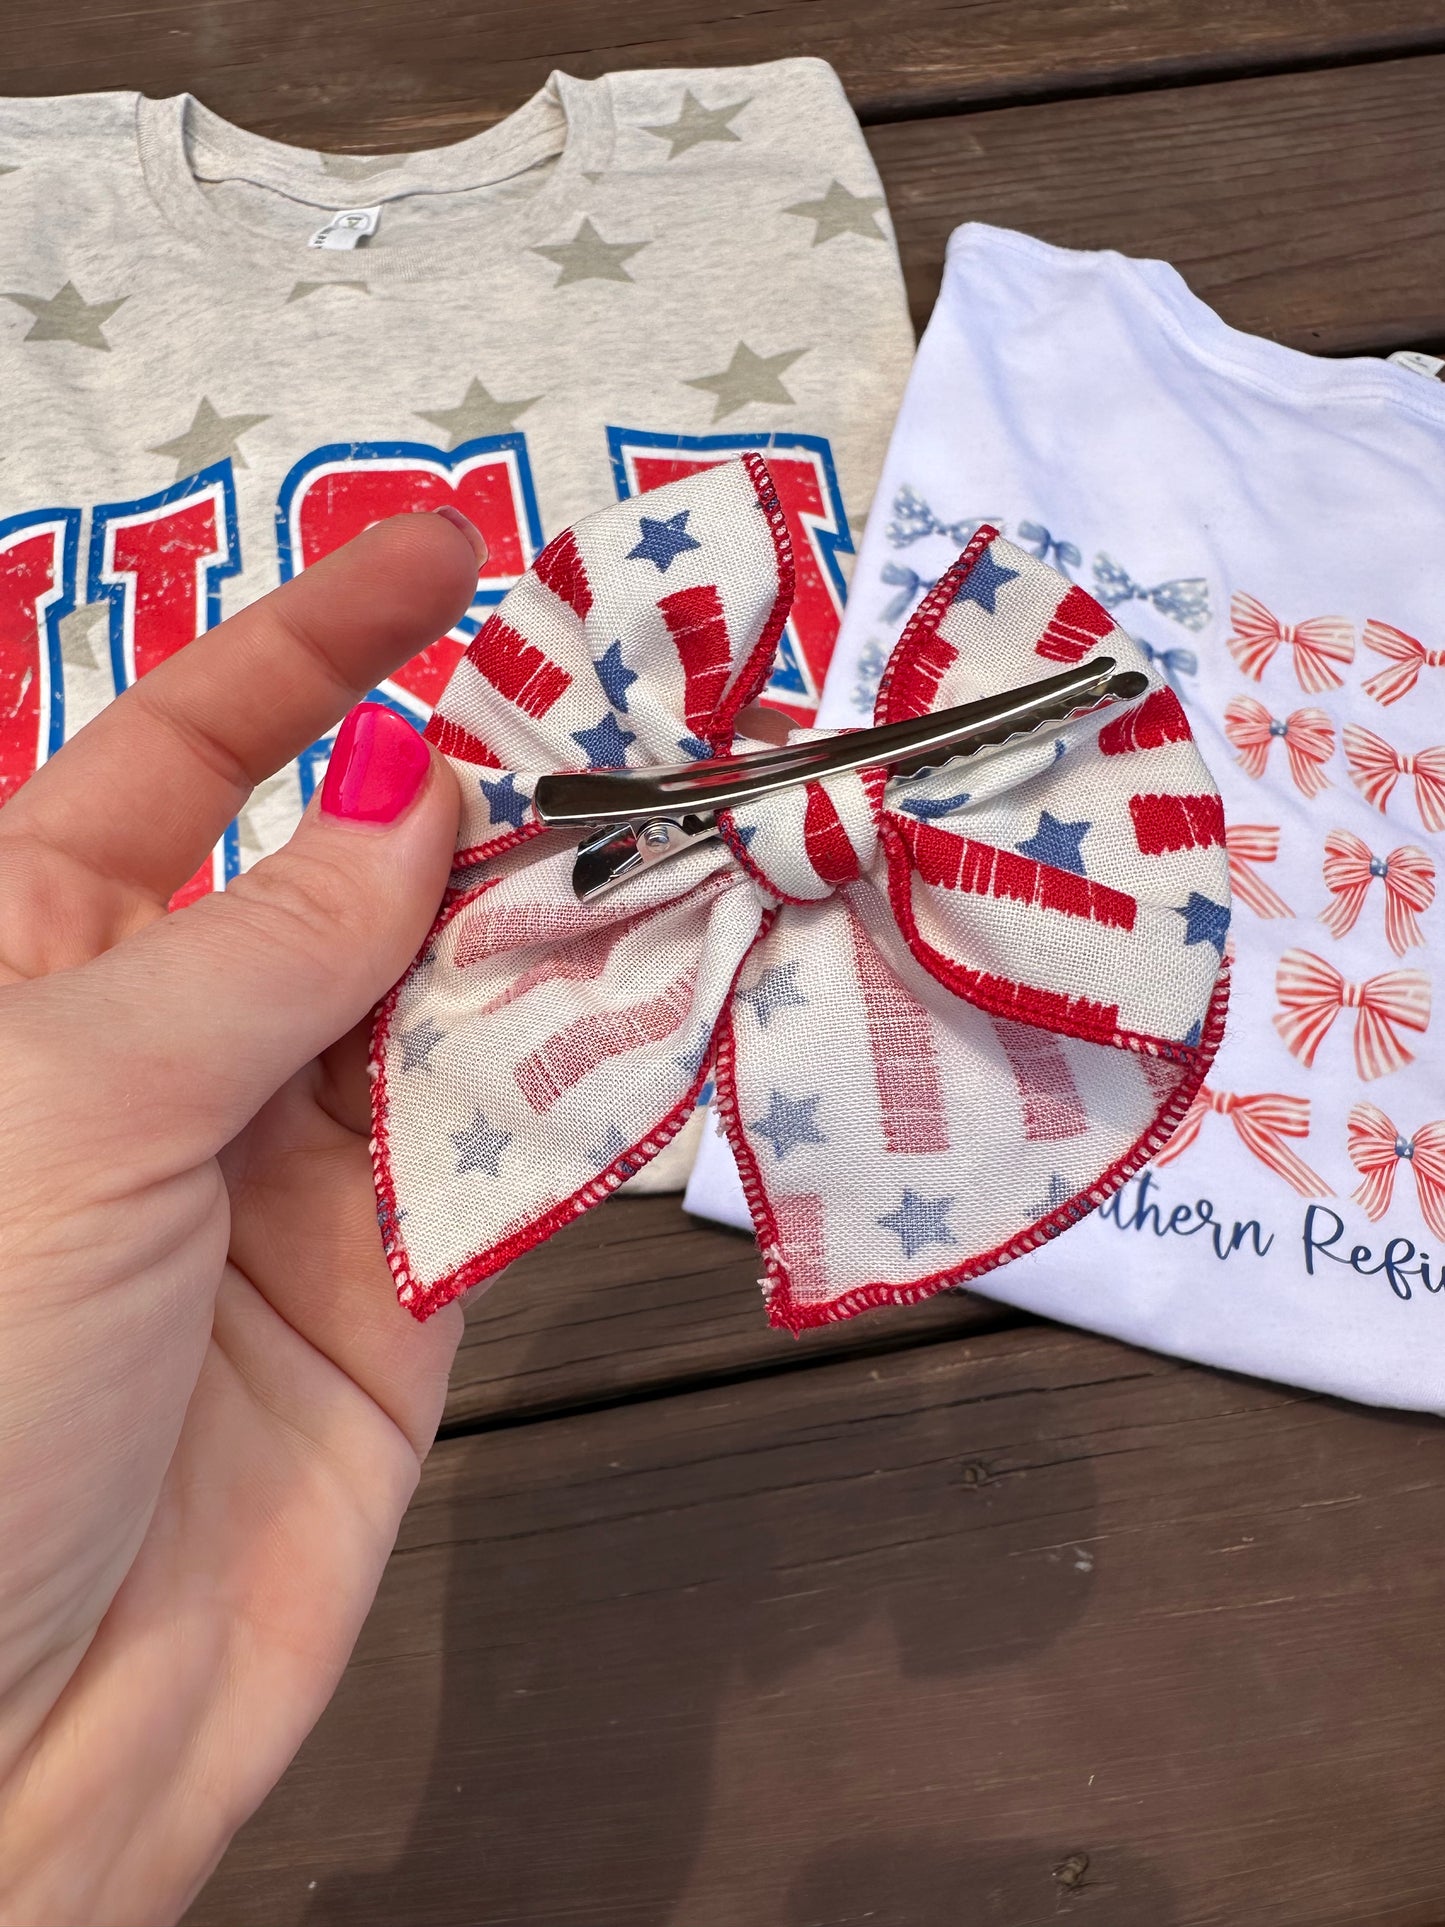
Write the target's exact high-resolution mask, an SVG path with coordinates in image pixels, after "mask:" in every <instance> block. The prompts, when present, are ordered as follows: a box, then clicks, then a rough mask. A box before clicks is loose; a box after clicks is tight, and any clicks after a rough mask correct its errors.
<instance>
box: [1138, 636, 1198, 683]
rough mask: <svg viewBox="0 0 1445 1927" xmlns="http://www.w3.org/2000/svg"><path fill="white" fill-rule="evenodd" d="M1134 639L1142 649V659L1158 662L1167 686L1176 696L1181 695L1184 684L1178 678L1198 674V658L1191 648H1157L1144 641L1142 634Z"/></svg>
mask: <svg viewBox="0 0 1445 1927" xmlns="http://www.w3.org/2000/svg"><path fill="white" fill-rule="evenodd" d="M1134 640H1135V642H1137V643H1138V645H1139V647H1140V648H1141V649H1142V650H1143V652H1144V660H1145V661H1146V662H1154V663H1158V665H1159V667H1160V668H1161V669H1162V670H1163V671H1164V679H1165V681H1166V682H1167V683H1168V684H1169V687H1170V688H1171V689H1172V690H1173V691H1174V693H1175V695H1176V696H1182V695H1183V694H1184V685H1183V683H1182V682H1181V681H1180V678H1181V677H1182V676H1197V675H1198V674H1199V658H1198V656H1196V655H1195V653H1194V651H1193V650H1192V649H1158V648H1156V647H1155V645H1154V644H1153V643H1152V642H1146V641H1145V640H1144V638H1143V636H1135V638H1134Z"/></svg>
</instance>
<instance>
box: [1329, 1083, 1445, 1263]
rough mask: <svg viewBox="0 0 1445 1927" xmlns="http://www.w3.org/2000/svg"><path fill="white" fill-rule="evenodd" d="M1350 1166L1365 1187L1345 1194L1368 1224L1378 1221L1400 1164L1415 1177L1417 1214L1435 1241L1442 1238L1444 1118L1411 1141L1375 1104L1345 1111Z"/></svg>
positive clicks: (1386, 1207)
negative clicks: (1359, 1175) (1347, 1116)
mask: <svg viewBox="0 0 1445 1927" xmlns="http://www.w3.org/2000/svg"><path fill="white" fill-rule="evenodd" d="M1348 1144H1349V1152H1350V1162H1351V1164H1353V1165H1354V1167H1355V1169H1356V1170H1357V1171H1358V1172H1359V1173H1360V1174H1361V1177H1362V1178H1363V1180H1364V1182H1363V1183H1362V1184H1360V1185H1359V1186H1358V1187H1357V1188H1356V1189H1355V1190H1354V1191H1352V1192H1351V1193H1350V1195H1351V1197H1353V1199H1354V1200H1355V1202H1356V1204H1359V1205H1361V1206H1363V1208H1364V1213H1365V1216H1366V1217H1367V1218H1369V1219H1371V1220H1374V1219H1376V1218H1383V1217H1384V1215H1385V1213H1386V1212H1387V1211H1388V1210H1389V1208H1390V1200H1391V1198H1392V1197H1393V1196H1394V1191H1395V1174H1396V1172H1397V1171H1398V1170H1399V1168H1400V1166H1401V1164H1408V1165H1409V1167H1410V1169H1411V1170H1412V1171H1413V1172H1414V1173H1415V1189H1416V1191H1417V1192H1418V1193H1419V1197H1420V1215H1421V1217H1423V1218H1424V1220H1425V1222H1426V1224H1428V1225H1429V1227H1430V1229H1431V1230H1432V1231H1433V1232H1434V1233H1435V1236H1436V1237H1437V1238H1445V1119H1441V1120H1440V1121H1438V1122H1437V1123H1434V1124H1422V1125H1421V1127H1420V1129H1419V1130H1418V1131H1416V1133H1415V1135H1414V1136H1413V1137H1405V1136H1403V1135H1402V1134H1401V1133H1400V1132H1399V1131H1397V1130H1396V1129H1395V1127H1394V1125H1393V1124H1392V1123H1391V1122H1390V1120H1389V1118H1387V1117H1386V1115H1385V1113H1384V1112H1383V1111H1382V1110H1380V1108H1379V1107H1378V1106H1377V1105H1375V1104H1357V1105H1356V1106H1355V1108H1354V1109H1353V1110H1352V1111H1351V1112H1350V1125H1349V1138H1348Z"/></svg>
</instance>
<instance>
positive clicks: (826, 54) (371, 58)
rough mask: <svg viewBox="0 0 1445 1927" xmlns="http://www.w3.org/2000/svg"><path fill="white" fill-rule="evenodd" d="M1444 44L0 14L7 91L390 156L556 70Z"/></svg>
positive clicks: (1373, 21)
mask: <svg viewBox="0 0 1445 1927" xmlns="http://www.w3.org/2000/svg"><path fill="white" fill-rule="evenodd" d="M1442 44H1445V20H1442V18H1441V13H1440V8H1439V5H1438V0H1271V3H1270V4H1268V5H1261V4H1260V0H1212V3H1211V4H1209V5H1206V6H1200V5H1198V4H1196V3H1195V0H1125V3H1124V4H1120V3H1119V0H1051V4H1050V5H1049V6H1048V7H1047V8H1046V9H1041V8H1039V7H1020V6H1017V5H1016V4H1014V0H894V4H893V5H891V6H890V7H889V8H888V9H887V13H886V15H884V14H882V13H880V10H879V8H878V6H877V5H876V4H875V0H825V3H820V0H813V4H811V5H808V6H796V5H795V6H790V7H779V6H778V5H777V4H776V0H689V3H688V4H683V3H682V0H631V4H629V5H628V6H626V7H617V6H615V5H613V4H611V0H528V4H527V5H526V6H518V5H516V4H515V0H480V3H479V0H431V4H429V5H427V6H424V7H399V6H397V5H396V4H395V0H305V3H304V4H302V5H298V4H297V3H296V0H247V4H246V5H244V6H237V5H236V4H235V0H70V3H69V4H66V5H65V6H63V7H62V6H60V5H58V4H49V5H47V4H40V5H32V6H28V7H14V8H8V9H6V10H5V14H4V17H3V19H0V63H3V68H4V72H5V86H6V91H7V92H15V93H26V94H46V93H71V92H80V91H85V90H88V89H91V88H105V87H136V88H139V89H141V91H143V92H145V93H150V94H169V93H179V92H181V91H182V90H183V89H189V90H191V91H192V92H194V93H197V94H199V95H200V97H201V98H202V99H203V100H204V101H205V102H206V104H207V105H208V106H210V107H212V108H214V109H215V110H216V111H217V112H218V113H221V114H224V115H225V116H226V117H227V118H228V119H231V120H236V121H239V122H240V123H241V124H242V125H243V126H247V127H252V128H255V129H256V130H257V131H258V132H260V133H265V134H270V135H272V136H273V137H275V138H276V139H279V140H288V141H295V142H299V143H301V144H303V145H317V146H323V147H325V146H330V147H333V148H343V149H352V150H375V151H383V150H393V149H397V148H405V147H418V146H427V145H431V144H434V143H437V142H441V141H449V140H459V139H461V138H463V137H464V136H465V135H467V134H470V133H474V132H475V131H476V130H477V129H478V128H479V127H483V126H486V125H488V124H490V123H491V122H493V121H495V120H498V119H500V118H501V116H502V115H504V114H506V113H508V112H510V111H511V109H512V108H514V107H515V106H517V105H518V103H519V102H521V101H522V100H524V99H526V97H527V96H528V95H529V94H530V93H532V92H533V91H534V89H536V88H537V87H539V86H540V85H541V84H542V82H543V81H544V80H545V79H546V77H547V75H548V73H549V72H550V71H551V70H552V69H553V68H554V67H558V66H560V67H562V68H564V69H565V70H566V71H567V72H569V73H575V74H579V75H584V76H590V75H595V74H601V73H605V72H606V71H607V70H608V69H609V68H618V67H679V66H681V67H687V66H731V65H736V64H739V63H745V62H750V61H757V60H776V59H778V58H779V57H781V56H783V55H788V54H811V55H816V56H818V57H820V58H822V59H824V60H829V61H831V62H832V63H833V64H834V66H835V67H836V68H837V69H838V72H839V73H840V75H841V76H842V79H843V83H844V85H845V86H846V87H847V89H848V91H849V93H850V95H851V97H852V99H853V100H854V102H855V104H856V105H857V107H858V109H859V111H860V113H862V114H863V116H864V117H865V118H866V119H868V120H884V119H892V118H895V117H897V116H901V115H909V114H918V113H924V112H938V111H940V110H942V109H945V108H948V107H950V106H956V105H959V104H961V103H966V102H976V101H991V100H998V99H1001V98H1017V97H1019V96H1021V95H1028V94H1037V93H1040V92H1043V93H1048V94H1055V93H1058V92H1061V91H1064V92H1068V91H1074V90H1077V89H1080V88H1086V89H1092V90H1099V89H1104V88H1108V87H1117V86H1120V85H1138V84H1140V83H1144V82H1151V81H1159V80H1165V79H1171V78H1178V77H1179V76H1181V75H1187V74H1189V73H1191V72H1194V71H1196V70H1199V69H1205V70H1207V71H1210V72H1215V73H1236V72H1242V71H1250V70H1258V69H1260V68H1262V67H1280V66H1288V65H1292V64H1295V63H1298V62H1300V61H1305V60H1311V61H1320V60H1352V59H1353V60H1357V59H1360V58H1362V57H1365V56H1369V55H1379V54H1384V53H1389V52H1391V51H1399V52H1404V51H1409V50H1419V49H1422V48H1432V47H1433V48H1438V47H1440V46H1441V45H1442Z"/></svg>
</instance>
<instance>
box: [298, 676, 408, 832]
mask: <svg viewBox="0 0 1445 1927" xmlns="http://www.w3.org/2000/svg"><path fill="white" fill-rule="evenodd" d="M430 763H431V752H430V751H429V750H428V749H427V746H426V744H425V743H424V742H423V741H422V739H421V737H420V736H419V735H418V734H417V732H416V730H414V729H413V728H412V726H411V724H410V723H409V722H407V720H406V718H405V717H404V716H398V715H397V713H396V711H395V710H394V709H388V708H386V706H385V705H384V704H382V703H362V704H360V705H359V706H358V707H357V708H356V709H353V710H352V712H351V714H350V715H349V716H348V717H347V718H346V720H345V722H344V723H342V725H341V727H340V729H338V730H337V732H336V743H335V746H334V747H333V749H332V751H331V762H330V764H329V766H328V768H327V771H326V781H325V782H324V783H323V784H322V785H321V808H322V810H323V811H324V812H325V813H326V815H327V816H339V817H341V818H343V819H344V820H345V821H346V822H349V823H395V821H396V820H397V818H398V817H399V816H401V815H403V814H404V813H405V811H406V810H407V809H408V808H409V807H410V806H411V804H412V803H414V802H415V801H416V798H417V795H418V793H419V791H420V790H421V786H422V784H423V783H424V782H425V780H426V773H427V769H428V767H429V766H430Z"/></svg>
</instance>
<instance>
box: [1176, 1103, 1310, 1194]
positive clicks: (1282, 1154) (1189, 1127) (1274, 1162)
mask: <svg viewBox="0 0 1445 1927" xmlns="http://www.w3.org/2000/svg"><path fill="white" fill-rule="evenodd" d="M1211 1111H1213V1112H1214V1113H1215V1115H1216V1116H1218V1117H1227V1118H1228V1119H1229V1121H1230V1123H1231V1124H1232V1125H1233V1126H1234V1129H1235V1131H1236V1133H1237V1134H1238V1136H1239V1139H1240V1142H1241V1143H1242V1144H1243V1145H1244V1146H1245V1147H1246V1149H1247V1150H1249V1151H1250V1152H1251V1153H1252V1154H1253V1155H1254V1156H1255V1157H1257V1158H1258V1159H1259V1161H1260V1163H1261V1164H1267V1165H1268V1166H1269V1168H1270V1170H1271V1171H1273V1172H1275V1173H1277V1175H1278V1176H1280V1177H1282V1178H1283V1179H1284V1181H1285V1183H1286V1184H1288V1185H1290V1186H1291V1187H1292V1188H1293V1189H1294V1190H1296V1191H1298V1192H1299V1194H1300V1196H1301V1197H1302V1198H1319V1197H1326V1198H1327V1197H1329V1196H1330V1187H1329V1186H1328V1185H1327V1184H1326V1183H1325V1181H1324V1179H1323V1178H1322V1177H1320V1176H1319V1175H1318V1174H1317V1173H1316V1172H1314V1171H1312V1170H1311V1169H1310V1167H1309V1166H1308V1165H1307V1164H1306V1163H1305V1161H1304V1159H1303V1158H1301V1157H1299V1156H1298V1155H1297V1154H1296V1153H1295V1152H1294V1151H1292V1150H1291V1149H1290V1147H1289V1146H1288V1145H1287V1144H1286V1143H1285V1142H1284V1139H1285V1138H1287V1137H1308V1136H1309V1132H1310V1106H1309V1099H1308V1098H1307V1097H1287V1096H1285V1094H1284V1093H1283V1092H1282V1091H1259V1092H1257V1093H1255V1094H1254V1095H1252V1096H1236V1095H1235V1094H1234V1093H1233V1092H1232V1091H1216V1090H1211V1089H1210V1087H1209V1085H1207V1084H1201V1085H1200V1087H1199V1089H1198V1090H1197V1091H1196V1092H1195V1094H1194V1101H1193V1102H1192V1103H1191V1104H1190V1106H1189V1109H1188V1110H1187V1111H1186V1112H1185V1113H1184V1119H1183V1122H1182V1123H1181V1124H1180V1126H1179V1129H1178V1130H1177V1131H1176V1132H1175V1133H1174V1136H1173V1137H1172V1138H1171V1139H1170V1141H1169V1144H1168V1146H1167V1147H1166V1148H1165V1149H1164V1150H1162V1151H1161V1152H1160V1153H1159V1155H1158V1157H1157V1158H1156V1159H1155V1160H1154V1162H1155V1163H1156V1164H1172V1163H1173V1161H1174V1159H1175V1158H1177V1157H1180V1156H1182V1155H1183V1153H1184V1152H1185V1151H1187V1150H1188V1149H1189V1147H1190V1145H1191V1144H1193V1142H1194V1140H1195V1139H1196V1138H1197V1137H1198V1136H1199V1128H1200V1126H1201V1125H1202V1124H1203V1122H1204V1120H1205V1118H1206V1117H1208V1115H1209V1113H1210V1112H1211Z"/></svg>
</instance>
